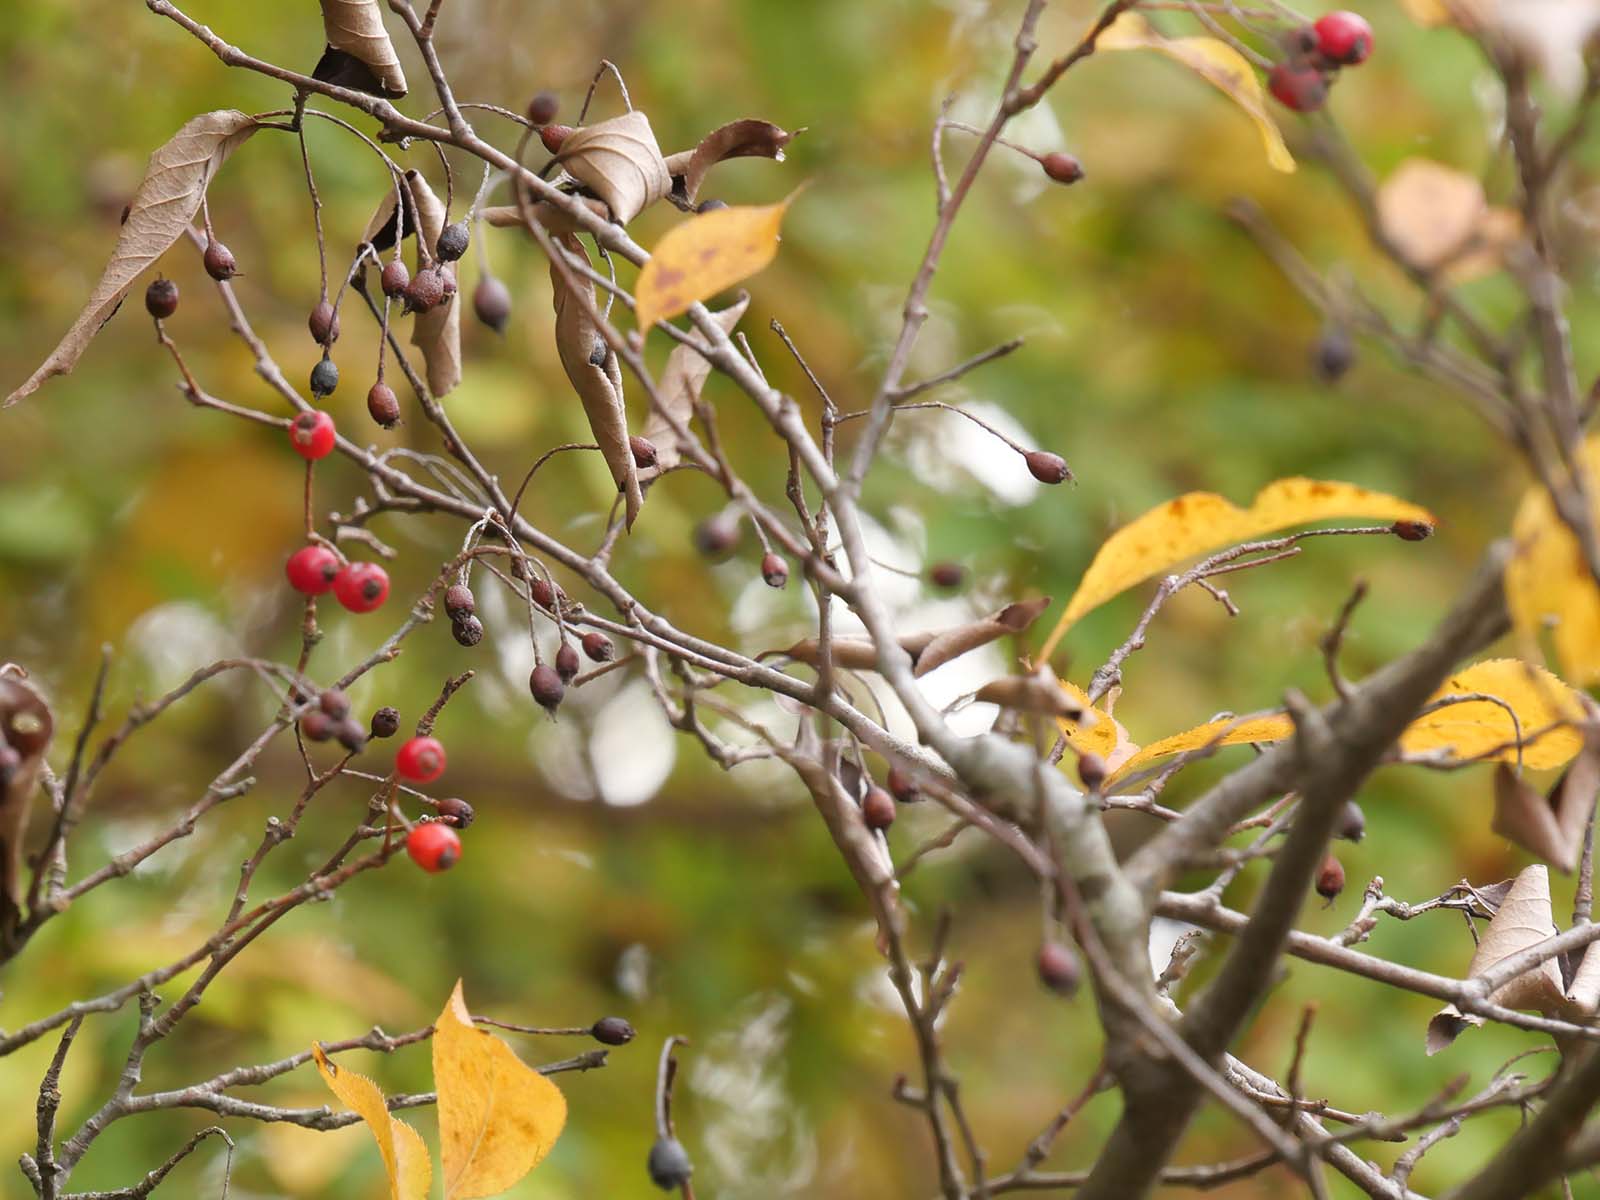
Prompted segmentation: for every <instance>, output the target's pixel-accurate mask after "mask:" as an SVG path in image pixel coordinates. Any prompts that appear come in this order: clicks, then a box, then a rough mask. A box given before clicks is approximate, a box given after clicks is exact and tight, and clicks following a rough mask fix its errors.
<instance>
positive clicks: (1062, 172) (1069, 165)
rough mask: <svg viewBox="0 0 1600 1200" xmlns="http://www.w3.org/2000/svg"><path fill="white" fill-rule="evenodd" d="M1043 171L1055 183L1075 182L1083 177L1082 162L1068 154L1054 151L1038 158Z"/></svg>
mask: <svg viewBox="0 0 1600 1200" xmlns="http://www.w3.org/2000/svg"><path fill="white" fill-rule="evenodd" d="M1039 165H1040V166H1041V167H1042V168H1044V173H1045V174H1046V175H1048V176H1050V178H1051V179H1053V180H1055V181H1056V182H1057V183H1077V182H1078V180H1080V179H1082V178H1083V164H1082V163H1081V162H1079V161H1078V160H1077V159H1076V158H1074V157H1073V156H1072V155H1070V154H1063V153H1062V152H1061V151H1059V150H1058V151H1056V152H1055V153H1054V154H1046V155H1045V156H1044V157H1043V158H1041V159H1040V160H1039Z"/></svg>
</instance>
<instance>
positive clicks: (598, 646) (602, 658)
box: [583, 629, 617, 663]
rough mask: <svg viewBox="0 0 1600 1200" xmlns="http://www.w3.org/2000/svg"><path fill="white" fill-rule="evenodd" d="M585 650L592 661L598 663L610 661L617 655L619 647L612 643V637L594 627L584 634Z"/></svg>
mask: <svg viewBox="0 0 1600 1200" xmlns="http://www.w3.org/2000/svg"><path fill="white" fill-rule="evenodd" d="M583 652H584V654H586V655H588V657H589V659H590V661H592V662H597V663H604V662H610V661H611V660H612V659H613V658H615V657H616V656H617V648H616V647H615V646H613V645H612V644H611V639H610V638H608V637H607V636H606V635H605V634H603V633H601V632H599V631H598V630H594V629H591V630H590V631H589V632H588V633H586V634H584V635H583Z"/></svg>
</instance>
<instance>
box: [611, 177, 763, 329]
mask: <svg viewBox="0 0 1600 1200" xmlns="http://www.w3.org/2000/svg"><path fill="white" fill-rule="evenodd" d="M792 199H794V197H792V196H791V197H789V200H792ZM789 200H785V201H783V202H782V203H781V204H767V205H762V206H760V207H749V206H744V207H732V208H719V209H714V210H713V211H711V212H707V213H701V214H700V215H699V216H697V217H690V218H689V219H688V220H687V221H685V222H684V223H683V224H682V225H679V226H677V227H676V228H674V229H672V230H671V231H670V232H668V234H667V236H666V237H664V238H662V239H661V241H660V243H659V244H658V245H657V246H656V248H655V253H654V254H652V255H651V256H650V261H649V262H647V263H645V265H644V270H642V271H640V272H639V286H638V288H637V289H636V292H635V296H636V298H637V300H638V315H639V328H640V329H642V330H646V331H648V330H649V329H650V327H651V326H653V325H654V324H655V323H656V322H657V321H665V320H668V319H669V318H672V317H675V316H677V315H678V314H679V313H683V312H687V311H688V310H689V307H690V305H692V304H694V303H695V302H696V301H698V300H705V299H707V298H708V297H710V296H714V295H716V294H717V293H718V292H720V291H722V290H723V289H724V288H729V287H732V286H733V285H734V284H736V283H738V282H740V281H741V280H745V279H748V278H750V276H752V275H754V274H755V273H756V272H757V271H759V270H761V268H763V267H765V266H766V265H767V264H768V263H770V262H771V261H772V260H773V259H774V258H776V257H777V254H778V230H779V227H780V226H781V225H782V224H783V214H784V213H785V212H786V211H788V208H789Z"/></svg>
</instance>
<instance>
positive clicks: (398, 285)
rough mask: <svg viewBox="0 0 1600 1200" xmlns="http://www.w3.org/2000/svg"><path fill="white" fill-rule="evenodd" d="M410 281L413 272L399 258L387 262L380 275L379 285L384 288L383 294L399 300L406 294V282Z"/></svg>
mask: <svg viewBox="0 0 1600 1200" xmlns="http://www.w3.org/2000/svg"><path fill="white" fill-rule="evenodd" d="M410 282H411V272H410V271H408V270H406V265H405V263H403V262H401V261H400V260H399V259H398V258H396V259H393V260H391V261H389V262H387V263H385V264H384V266H383V274H382V275H380V276H378V286H379V287H381V288H382V289H383V294H384V295H385V296H387V297H389V299H391V300H398V299H400V297H401V296H403V295H405V292H406V284H408V283H410Z"/></svg>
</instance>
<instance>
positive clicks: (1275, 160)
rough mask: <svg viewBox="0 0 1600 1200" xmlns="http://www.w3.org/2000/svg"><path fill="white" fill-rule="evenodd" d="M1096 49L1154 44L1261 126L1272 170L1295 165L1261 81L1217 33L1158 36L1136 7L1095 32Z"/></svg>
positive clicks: (1139, 47) (1141, 47)
mask: <svg viewBox="0 0 1600 1200" xmlns="http://www.w3.org/2000/svg"><path fill="white" fill-rule="evenodd" d="M1096 47H1097V48H1098V49H1100V50H1154V51H1156V52H1157V53H1158V54H1165V55H1166V56H1167V57H1168V58H1171V59H1174V60H1176V61H1177V62H1180V63H1182V64H1183V65H1184V66H1186V67H1188V68H1189V69H1190V70H1191V71H1193V72H1194V73H1195V74H1197V75H1199V76H1200V78H1202V79H1204V80H1205V81H1206V82H1207V83H1209V84H1211V85H1212V86H1213V87H1215V88H1217V89H1218V90H1219V91H1221V92H1222V93H1223V94H1224V95H1226V96H1227V97H1228V98H1229V99H1230V100H1232V101H1233V102H1234V103H1235V104H1237V105H1238V106H1239V107H1240V108H1242V109H1243V110H1244V111H1245V113H1246V114H1247V115H1248V116H1249V118H1250V119H1251V120H1252V121H1254V122H1255V123H1256V128H1257V129H1258V130H1260V132H1261V143H1262V145H1263V146H1265V147H1266V151H1267V163H1268V164H1269V165H1270V166H1271V167H1272V168H1273V169H1274V170H1276V171H1284V172H1289V171H1293V170H1294V169H1295V162H1294V156H1293V155H1291V154H1290V153H1289V148H1288V147H1287V146H1285V145H1284V144H1283V134H1281V133H1280V132H1278V124H1277V122H1276V121H1274V120H1273V119H1272V115H1271V114H1270V113H1269V112H1267V105H1266V98H1265V97H1264V96H1263V95H1262V93H1261V81H1260V80H1259V79H1257V78H1256V73H1255V71H1254V69H1253V68H1252V67H1251V66H1250V64H1249V63H1248V62H1246V61H1245V60H1244V57H1243V56H1242V55H1241V54H1240V53H1239V52H1238V51H1237V50H1235V49H1234V48H1233V47H1232V46H1229V45H1228V44H1227V43H1226V42H1220V41H1218V40H1217V39H1216V38H1209V37H1182V38H1167V37H1162V36H1161V34H1159V33H1157V32H1156V31H1155V29H1154V28H1152V27H1151V25H1150V22H1148V21H1146V20H1145V19H1144V18H1143V17H1141V16H1139V14H1137V13H1131V12H1129V13H1123V14H1122V15H1121V16H1120V17H1118V18H1117V19H1116V21H1115V22H1113V24H1112V26H1111V28H1109V29H1107V30H1106V31H1105V32H1104V33H1102V34H1101V35H1100V39H1099V41H1098V42H1097V43H1096Z"/></svg>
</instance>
